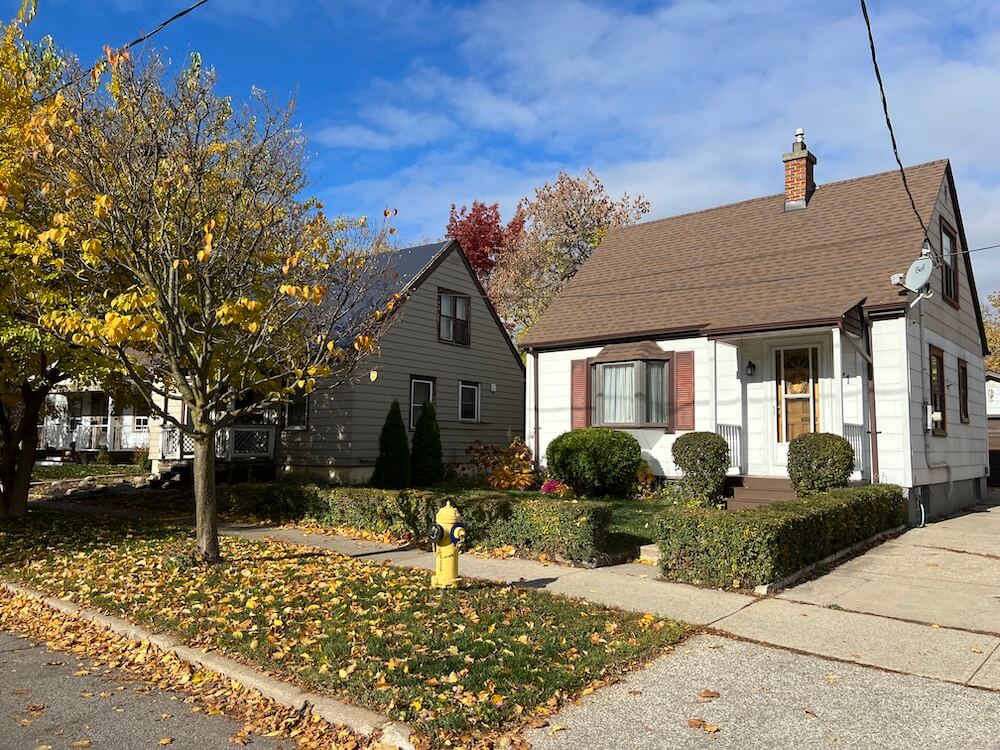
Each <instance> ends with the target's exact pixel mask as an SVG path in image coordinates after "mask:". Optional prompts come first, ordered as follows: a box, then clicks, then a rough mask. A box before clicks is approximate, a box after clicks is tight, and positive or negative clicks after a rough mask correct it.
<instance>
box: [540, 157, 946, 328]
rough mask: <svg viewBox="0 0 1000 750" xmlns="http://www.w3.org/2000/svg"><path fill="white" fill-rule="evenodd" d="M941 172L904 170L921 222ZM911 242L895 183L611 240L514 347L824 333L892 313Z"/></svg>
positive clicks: (779, 202) (735, 208)
mask: <svg viewBox="0 0 1000 750" xmlns="http://www.w3.org/2000/svg"><path fill="white" fill-rule="evenodd" d="M947 169H948V162H947V160H942V161H935V162H929V163H927V164H921V165H918V166H914V167H910V168H908V169H907V170H906V176H907V180H908V181H909V184H910V189H911V190H912V191H913V196H914V199H915V200H916V204H917V208H918V210H919V211H920V213H921V215H922V216H923V217H924V220H925V221H928V220H929V219H930V217H931V214H932V213H933V209H934V204H935V201H936V199H937V196H938V192H939V191H940V189H941V183H942V180H944V178H945V175H946V173H947ZM922 244H923V233H922V231H921V229H920V225H919V224H918V223H917V220H916V217H914V216H913V213H912V210H911V209H910V205H909V201H908V199H907V197H906V193H905V192H904V190H903V187H902V184H901V181H900V178H899V173H898V171H891V172H883V173H881V174H875V175H870V176H868V177H859V178H856V179H852V180H844V181H842V182H832V183H829V184H826V185H821V186H819V187H818V188H817V189H816V192H815V194H814V195H813V197H812V199H811V200H810V201H809V206H808V207H807V208H805V209H802V210H798V211H789V212H786V211H785V210H784V194H779V195H772V196H768V197H765V198H756V199H754V200H749V201H744V202H742V203H734V204H732V205H728V206H721V207H719V208H712V209H708V210H705V211H698V212H696V213H690V214H683V215H681V216H674V217H671V218H667V219H659V220H656V221H650V222H646V223H644V224H638V225H636V226H633V227H627V228H624V229H618V230H614V231H612V232H609V233H608V236H607V237H606V238H605V239H604V241H603V242H602V243H601V246H600V247H599V248H598V249H597V251H596V252H595V253H594V254H593V256H592V257H591V258H590V259H589V260H588V261H587V262H586V263H584V264H583V267H582V268H581V269H580V270H579V271H578V272H577V274H576V276H574V277H573V279H572V280H571V281H570V282H569V283H568V284H567V286H566V288H565V289H564V290H563V291H562V293H561V294H560V295H559V296H558V297H556V299H555V300H554V301H553V303H552V304H551V305H550V306H549V309H548V310H546V312H545V313H544V314H543V315H542V316H541V318H540V319H539V320H538V322H537V323H536V324H535V326H534V327H533V328H532V329H531V330H530V331H529V332H528V334H527V335H526V336H525V337H524V339H523V340H522V342H521V343H522V345H523V346H526V347H539V346H554V345H557V344H569V343H575V342H580V343H584V342H600V341H614V340H621V339H629V338H637V337H640V336H641V337H643V338H650V337H651V336H653V335H664V336H669V335H671V334H680V333H684V332H690V333H693V334H706V333H721V332H724V331H727V332H728V331H739V330H751V329H754V328H767V327H774V328H780V327H783V326H786V327H787V326H789V325H791V324H796V325H797V324H803V325H805V324H808V323H817V324H818V323H827V322H832V321H836V320H839V319H840V316H841V315H843V314H844V313H845V312H846V311H847V310H849V309H850V308H852V307H854V306H855V305H857V304H858V303H860V302H862V301H864V303H865V306H866V307H870V308H871V307H885V306H888V305H900V306H901V305H902V304H904V303H905V299H904V298H901V297H900V296H899V289H898V288H897V287H894V286H893V285H892V284H891V283H890V282H889V277H890V276H891V275H892V274H894V273H901V272H904V271H905V270H906V269H907V267H908V266H909V264H910V263H911V262H912V261H913V260H914V259H916V257H917V255H918V254H919V252H920V248H921V245H922Z"/></svg>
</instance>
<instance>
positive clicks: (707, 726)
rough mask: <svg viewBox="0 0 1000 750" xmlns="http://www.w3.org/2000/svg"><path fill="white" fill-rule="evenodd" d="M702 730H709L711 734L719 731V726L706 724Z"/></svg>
mask: <svg viewBox="0 0 1000 750" xmlns="http://www.w3.org/2000/svg"><path fill="white" fill-rule="evenodd" d="M701 731H703V732H708V733H709V734H715V733H716V732H718V731H719V727H717V726H715V724H706V725H705V726H703V727H702V728H701Z"/></svg>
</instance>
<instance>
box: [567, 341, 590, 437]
mask: <svg viewBox="0 0 1000 750" xmlns="http://www.w3.org/2000/svg"><path fill="white" fill-rule="evenodd" d="M589 426H590V362H589V360H586V359H574V360H573V361H572V362H571V363H570V429H573V430H580V429H582V428H584V427H589Z"/></svg>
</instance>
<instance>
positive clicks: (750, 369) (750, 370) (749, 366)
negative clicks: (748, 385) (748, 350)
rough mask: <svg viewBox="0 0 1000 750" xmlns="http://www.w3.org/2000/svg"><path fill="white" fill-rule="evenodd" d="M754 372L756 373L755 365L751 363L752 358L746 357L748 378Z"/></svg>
mask: <svg viewBox="0 0 1000 750" xmlns="http://www.w3.org/2000/svg"><path fill="white" fill-rule="evenodd" d="M755 374H757V365H755V364H754V363H753V360H752V359H748V360H747V377H748V378H752V377H753V376H754V375H755Z"/></svg>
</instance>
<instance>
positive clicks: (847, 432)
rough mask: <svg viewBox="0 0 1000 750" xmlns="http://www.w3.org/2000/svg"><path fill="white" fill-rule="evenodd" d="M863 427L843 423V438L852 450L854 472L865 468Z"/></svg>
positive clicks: (861, 425) (864, 435)
mask: <svg viewBox="0 0 1000 750" xmlns="http://www.w3.org/2000/svg"><path fill="white" fill-rule="evenodd" d="M865 437H866V434H865V426H864V425H863V424H849V423H847V422H845V423H844V438H845V439H846V440H847V442H848V443H850V444H851V447H852V448H853V449H854V470H855V471H863V470H864V468H865Z"/></svg>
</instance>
